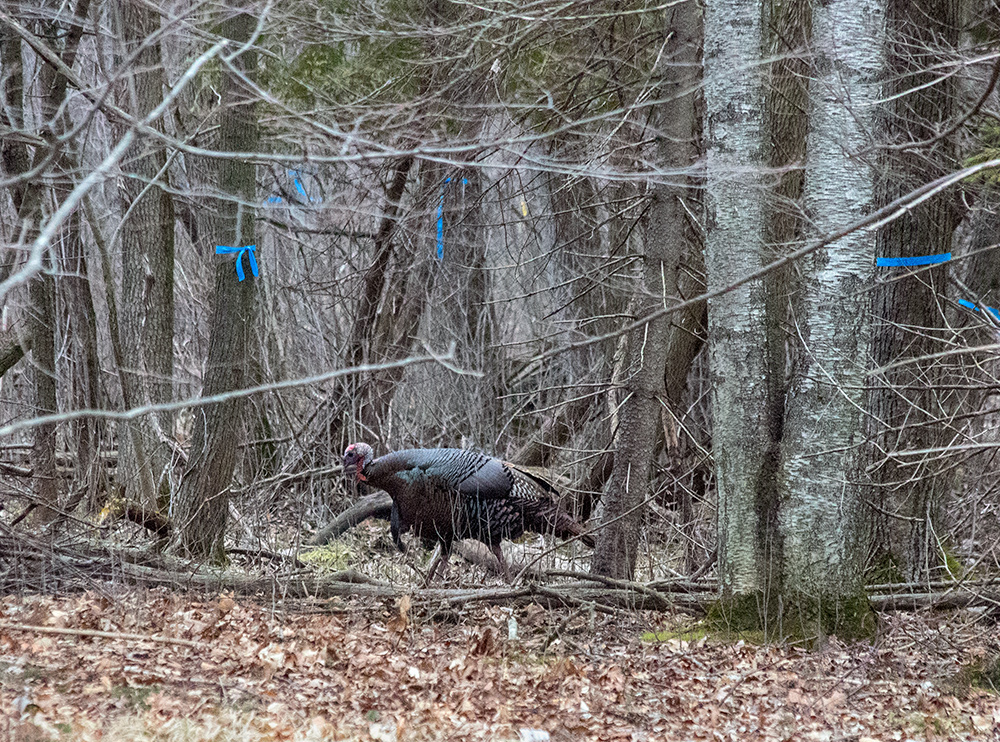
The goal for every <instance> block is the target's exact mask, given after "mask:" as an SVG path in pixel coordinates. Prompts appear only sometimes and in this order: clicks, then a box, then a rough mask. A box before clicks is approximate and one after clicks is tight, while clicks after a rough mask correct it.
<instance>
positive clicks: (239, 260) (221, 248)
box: [215, 245, 257, 281]
mask: <svg viewBox="0 0 1000 742" xmlns="http://www.w3.org/2000/svg"><path fill="white" fill-rule="evenodd" d="M256 249H257V246H256V245H245V246H244V247H229V246H228V245H216V246H215V254H216V255H226V254H230V253H236V277H237V278H239V279H240V280H241V281H242V280H243V279H244V278H246V274H245V273H243V255H244V254H246V256H247V258H248V259H249V260H250V270H251V271H253V276H254V278H256V277H257V258H255V257H254V250H256Z"/></svg>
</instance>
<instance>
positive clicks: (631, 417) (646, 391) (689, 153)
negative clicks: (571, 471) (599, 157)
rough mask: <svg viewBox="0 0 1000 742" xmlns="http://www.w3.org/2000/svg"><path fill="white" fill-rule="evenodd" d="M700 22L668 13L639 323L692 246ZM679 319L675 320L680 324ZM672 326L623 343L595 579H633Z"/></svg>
mask: <svg viewBox="0 0 1000 742" xmlns="http://www.w3.org/2000/svg"><path fill="white" fill-rule="evenodd" d="M699 16H700V10H699V8H698V6H697V4H696V3H694V2H693V1H691V0H689V1H688V2H684V3H681V4H680V5H677V6H674V7H673V8H671V10H670V12H669V14H668V20H667V23H668V24H669V25H668V27H669V28H670V30H671V35H670V38H669V41H668V43H667V45H666V46H665V47H664V50H663V53H662V56H661V64H662V68H661V69H660V70H658V72H659V73H660V75H661V80H660V84H659V92H660V96H661V101H662V102H661V103H660V104H659V105H658V106H657V112H656V115H655V117H654V119H653V122H652V123H653V126H654V127H655V128H656V129H657V132H656V136H657V138H658V146H657V155H658V161H659V163H658V164H659V165H660V167H662V168H663V170H664V171H665V173H666V174H667V175H666V176H665V177H664V180H667V179H668V178H669V183H670V184H669V185H667V184H666V183H657V184H655V185H653V187H652V202H651V205H650V208H649V212H648V222H647V224H646V230H645V240H644V243H645V246H644V254H643V281H642V284H641V289H640V290H641V292H642V293H641V294H640V299H639V302H638V312H637V314H638V316H640V317H641V316H644V315H647V314H650V313H651V312H654V311H655V310H656V309H658V308H660V307H663V306H670V304H676V303H678V302H679V301H680V298H681V297H680V293H681V292H680V287H679V285H678V283H679V273H680V266H681V261H682V260H683V258H684V256H685V255H686V254H688V253H689V252H690V251H691V247H692V243H693V235H692V233H691V229H690V225H689V222H688V218H687V213H686V210H685V208H684V200H685V199H686V198H687V197H688V196H689V193H688V188H687V181H688V178H687V176H686V174H685V173H686V171H687V169H688V168H689V167H690V166H691V165H692V163H693V162H694V160H695V158H696V150H695V147H694V141H695V126H696V122H697V117H696V114H695V90H696V85H695V83H696V82H697V79H698V75H697V61H698V39H699V30H700V29H699ZM684 319H685V317H683V316H682V317H679V318H678V320H679V321H680V322H683V321H684ZM673 325H674V318H672V317H669V316H668V317H660V318H659V319H655V320H652V321H651V322H648V323H647V324H645V325H643V326H642V327H640V328H638V329H636V330H634V331H633V332H632V333H631V334H630V336H629V340H628V344H629V348H628V354H629V361H628V369H627V372H626V373H627V376H626V379H625V381H624V387H625V388H624V392H625V394H626V395H627V397H626V399H625V402H624V404H623V405H622V408H621V413H620V423H619V428H618V431H617V435H616V440H615V463H614V468H613V470H612V474H611V482H610V489H609V493H608V495H607V497H606V501H605V507H604V518H603V522H602V524H601V527H600V529H599V531H598V532H597V536H596V540H597V545H596V548H595V551H594V556H593V560H592V561H591V566H590V568H591V571H593V572H595V573H597V574H602V575H607V576H610V577H616V578H625V579H632V578H633V577H634V575H635V566H636V557H637V555H638V550H639V543H640V536H641V532H642V526H643V523H644V522H645V518H646V507H645V505H646V499H647V497H648V495H649V474H650V469H651V465H652V459H653V452H654V450H655V447H656V442H657V438H658V436H659V430H660V415H661V412H662V411H663V408H664V404H665V396H666V387H665V375H664V369H665V367H666V360H667V356H668V350H669V349H670V347H671V346H670V340H671V339H672V338H673V339H674V340H675V341H676V340H677V339H678V333H677V331H675V328H674V326H673ZM683 329H684V328H683V327H681V328H680V331H681V332H682V333H683Z"/></svg>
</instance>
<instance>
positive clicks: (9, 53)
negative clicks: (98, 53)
mask: <svg viewBox="0 0 1000 742" xmlns="http://www.w3.org/2000/svg"><path fill="white" fill-rule="evenodd" d="M89 8H90V3H89V0H80V2H79V3H78V4H77V7H76V15H75V17H74V18H73V20H72V21H69V22H66V23H65V24H63V23H62V22H60V21H59V20H57V13H56V12H53V14H52V17H51V18H49V19H47V20H46V21H45V22H46V24H47V25H48V26H49V29H48V30H49V31H50V32H51V38H53V39H58V40H59V43H60V44H61V46H60V47H59V48H58V49H57V51H58V54H59V56H60V58H61V60H62V62H63V63H64V64H65V65H66V66H67V67H72V66H73V63H74V61H75V59H76V53H77V49H78V46H79V43H80V38H81V36H82V35H83V22H84V21H85V20H86V17H87V14H88V12H89ZM64 26H65V27H64ZM2 42H3V50H2V53H0V59H2V61H3V62H4V75H5V76H7V75H8V74H9V77H7V80H6V82H5V84H4V92H5V97H6V99H7V101H6V102H7V105H6V106H4V114H3V116H4V119H5V123H9V124H11V125H12V126H16V127H17V130H20V129H23V123H24V100H23V97H24V84H23V74H22V70H21V63H20V55H21V43H20V39H19V38H18V37H17V36H16V34H15V33H14V32H13V31H12V30H9V29H5V33H4V36H3V39H2ZM8 65H10V67H8ZM8 70H9V73H8ZM40 73H41V74H40V79H41V83H40V84H41V88H42V91H43V97H42V105H41V113H42V130H41V135H42V140H43V141H44V142H45V145H47V146H38V147H36V149H35V154H34V157H31V156H29V154H28V149H27V146H26V145H25V144H24V143H23V142H18V143H15V142H9V143H7V142H5V143H4V145H3V151H2V154H3V159H4V166H5V168H6V169H7V172H8V173H10V174H11V175H20V174H22V173H24V172H27V171H28V170H30V169H33V168H36V167H42V166H43V163H44V162H45V161H46V160H47V159H48V158H50V157H51V160H50V161H54V160H57V159H58V147H60V146H62V145H61V144H60V142H59V140H58V137H57V133H58V131H59V128H60V122H61V120H62V112H61V106H62V104H63V102H64V99H65V97H66V87H67V84H68V82H69V81H68V80H67V79H66V77H65V75H63V74H61V73H59V72H57V71H56V70H55V69H53V67H52V66H51V65H49V64H47V63H46V64H42V66H41V67H40ZM44 188H45V186H44V185H43V183H42V182H41V181H40V180H39V179H33V180H28V181H24V182H22V183H18V184H17V185H15V187H14V188H13V190H12V196H13V199H14V206H15V208H16V209H17V213H18V222H19V224H20V225H22V231H23V235H24V236H23V240H24V242H25V243H26V244H30V243H31V242H32V241H33V240H34V238H35V236H36V235H37V234H38V232H39V230H40V224H41V221H42V218H43V213H44V201H45V190H44ZM43 266H44V267H43V270H42V271H41V272H40V273H39V274H38V275H36V276H33V277H32V278H31V279H30V281H29V283H28V297H29V302H30V305H31V306H30V308H29V315H30V334H31V338H32V339H31V343H32V351H31V352H32V361H33V366H34V371H35V379H34V388H35V407H36V411H37V413H38V414H42V415H44V414H52V413H55V412H56V411H57V409H58V402H57V398H56V373H55V349H56V313H55V280H54V277H53V273H52V271H53V264H52V260H51V256H48V255H47V256H45V258H44V259H43ZM11 267H12V264H10V263H8V264H6V265H5V266H4V270H3V272H4V273H5V274H7V273H9V271H10V268H11ZM55 452H56V425H55V423H45V424H44V425H38V426H36V427H35V430H34V444H33V450H32V458H33V466H34V472H35V483H34V484H35V496H36V498H37V500H38V504H40V505H43V506H45V507H42V508H41V509H40V510H39V511H38V515H37V518H38V520H40V521H48V520H51V519H52V517H54V515H55V514H56V510H55V509H54V508H56V506H57V504H58V487H57V480H56V460H55Z"/></svg>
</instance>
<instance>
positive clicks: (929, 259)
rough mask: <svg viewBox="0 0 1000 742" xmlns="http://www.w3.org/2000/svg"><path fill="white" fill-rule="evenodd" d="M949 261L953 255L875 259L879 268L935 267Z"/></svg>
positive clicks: (945, 253) (944, 253)
mask: <svg viewBox="0 0 1000 742" xmlns="http://www.w3.org/2000/svg"><path fill="white" fill-rule="evenodd" d="M949 260H951V253H950V252H943V253H941V254H940V255H921V256H920V257H917V258H875V265H877V266H878V267H879V268H887V267H895V266H900V265H934V264H935V263H945V262H947V261H949Z"/></svg>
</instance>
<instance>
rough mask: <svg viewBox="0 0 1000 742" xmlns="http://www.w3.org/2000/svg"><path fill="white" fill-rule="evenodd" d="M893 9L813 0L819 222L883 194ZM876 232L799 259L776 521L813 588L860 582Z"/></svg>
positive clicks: (834, 220) (863, 1)
mask: <svg viewBox="0 0 1000 742" xmlns="http://www.w3.org/2000/svg"><path fill="white" fill-rule="evenodd" d="M884 27H885V12H884V7H883V4H882V2H880V0H830V1H829V2H827V3H817V4H816V5H814V7H813V47H814V51H815V54H816V59H815V66H814V70H815V72H814V75H815V76H814V78H813V80H812V83H811V87H810V96H809V97H810V112H809V113H810V130H809V135H808V142H807V155H806V175H805V186H804V199H805V205H806V210H807V213H808V215H809V217H811V219H812V223H813V224H814V226H815V229H816V232H817V233H819V234H824V233H828V232H831V231H834V230H836V229H838V228H842V227H843V226H844V225H847V224H849V223H851V222H853V221H855V220H857V219H859V218H860V217H862V216H863V215H864V214H866V213H869V212H870V211H871V210H872V209H873V208H874V205H875V185H874V184H875V179H874V176H875V173H874V171H873V168H872V166H871V164H870V163H871V161H872V158H871V157H867V158H866V157H865V156H863V155H862V154H861V153H863V152H864V151H865V150H867V149H868V148H869V146H870V145H871V144H872V141H873V133H874V129H875V126H876V109H877V105H878V103H879V93H880V85H879V80H880V76H881V74H882V71H883V48H884V47H883V44H884ZM874 251H875V234H874V232H873V231H872V230H863V231H858V232H854V233H853V234H850V235H848V236H846V237H844V238H842V239H840V240H837V241H836V242H835V243H833V244H831V245H830V246H829V247H828V248H826V249H825V250H823V251H822V252H820V253H817V254H816V255H815V256H814V257H813V259H812V262H811V263H805V264H803V266H802V267H803V269H804V272H805V295H804V300H803V302H802V304H801V306H802V307H803V308H804V309H805V311H806V312H807V315H806V316H800V317H799V327H800V328H802V330H801V331H802V339H803V341H804V344H805V347H804V349H803V351H802V354H801V360H802V363H801V364H800V366H799V368H798V370H797V374H796V376H795V378H794V379H793V380H792V387H791V390H790V393H789V397H788V401H787V407H786V418H785V428H784V438H783V451H782V471H781V488H782V499H781V503H782V504H781V509H780V516H779V528H780V530H781V533H782V541H783V554H784V564H783V570H782V571H783V586H784V588H785V589H786V590H792V591H797V592H801V593H803V594H805V595H810V596H814V597H816V598H825V597H836V596H850V595H852V594H856V591H857V590H858V589H859V588H860V585H861V583H860V577H861V569H862V567H863V558H864V544H863V539H862V537H861V535H862V533H863V524H862V513H861V511H862V490H861V487H860V485H859V481H858V479H859V472H858V471H857V467H856V463H857V461H858V447H859V446H860V445H861V444H862V443H863V435H864V434H863V429H864V426H863V421H862V413H863V405H864V400H865V394H864V389H863V387H864V384H865V382H866V377H865V367H866V362H867V360H868V357H869V342H870V327H869V325H870V322H869V307H868V302H869V296H870V288H871V286H872V270H873V265H874Z"/></svg>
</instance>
